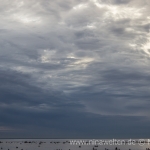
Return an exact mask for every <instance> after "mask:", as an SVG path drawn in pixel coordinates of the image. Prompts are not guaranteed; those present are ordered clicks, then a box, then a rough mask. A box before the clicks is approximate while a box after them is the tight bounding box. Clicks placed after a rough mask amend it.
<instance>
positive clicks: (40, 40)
mask: <svg viewBox="0 0 150 150" xmlns="http://www.w3.org/2000/svg"><path fill="white" fill-rule="evenodd" d="M148 4H149V1H147V0H143V1H141V0H131V1H128V0H126V1H125V0H109V1H108V0H106V1H103V0H101V1H99V0H97V1H94V0H90V1H85V0H82V1H78V0H71V1H69V0H65V1H63V2H62V1H61V0H56V1H48V0H44V1H43V0H30V1H29V0H26V1H19V0H16V1H2V0H0V11H1V15H0V19H1V21H0V36H1V40H0V46H1V49H0V108H1V110H0V111H1V113H0V115H1V118H2V119H1V124H2V125H3V126H7V127H13V128H14V129H16V128H15V126H16V127H18V128H19V129H24V130H25V131H27V130H29V131H32V134H33V136H34V137H39V136H40V134H42V136H43V137H44V136H45V137H48V136H49V135H48V132H46V131H50V132H52V136H53V137H63V136H64V137H65V136H66V137H81V136H82V135H83V137H91V136H93V137H94V136H95V137H99V135H100V133H103V135H104V134H105V135H106V137H108V136H109V137H111V135H113V136H115V135H116V136H118V137H120V136H119V135H120V134H121V133H123V134H124V135H125V136H126V137H129V136H130V135H131V133H132V134H134V135H135V136H136V137H140V136H142V135H145V137H147V135H148V132H147V129H148V126H147V124H148V123H149V108H148V106H149V86H150V85H149V61H150V59H149V56H150V53H149V38H150V37H149V5H148ZM118 115H120V117H119V116H118ZM141 116H142V117H143V118H142V117H141ZM36 117H37V119H36ZM121 117H123V118H122V119H121ZM32 119H33V120H32ZM97 121H98V123H97V124H96V123H95V122H97ZM68 122H69V123H70V126H69V127H68V128H67V125H68ZM112 122H113V124H112ZM115 122H118V125H116V124H115ZM129 122H130V123H129ZM30 123H31V125H30ZM35 124H38V125H37V126H36V127H35ZM110 124H111V125H112V126H110ZM90 126H92V128H93V129H94V130H93V132H92V130H91V129H90ZM100 126H101V127H102V129H101V130H99V127H100ZM135 126H136V128H134V130H133V127H135ZM34 127H35V130H32V129H34ZM118 127H121V129H118ZM128 127H130V130H129V131H130V132H127V131H128V130H127V129H128ZM40 128H42V129H43V133H41V132H39V134H38V133H37V132H36V131H38V130H39V129H40ZM107 128H110V129H113V130H112V132H109V133H108V131H107V130H106V129H107ZM139 128H140V129H141V130H139V131H138V129H139ZM122 129H123V130H122ZM24 130H22V131H21V130H20V131H16V137H19V136H21V134H24V137H28V136H31V134H30V132H26V133H25V131H24ZM87 131H88V132H87ZM55 133H56V136H55ZM65 133H67V134H65ZM115 133H116V134H115ZM1 136H4V137H7V136H10V137H13V135H12V133H7V134H6V133H5V135H4V134H2V135H1ZM101 137H102V136H101ZM130 138H131V137H130Z"/></svg>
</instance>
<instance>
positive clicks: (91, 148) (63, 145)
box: [0, 139, 150, 150]
mask: <svg viewBox="0 0 150 150" xmlns="http://www.w3.org/2000/svg"><path fill="white" fill-rule="evenodd" d="M0 149H1V150H150V140H149V139H144V140H138V139H136V140H128V139H124V140H123V139H117V140H114V139H105V140H102V139H96V140H93V139H91V140H90V139H3V140H2V139H1V140H0Z"/></svg>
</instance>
